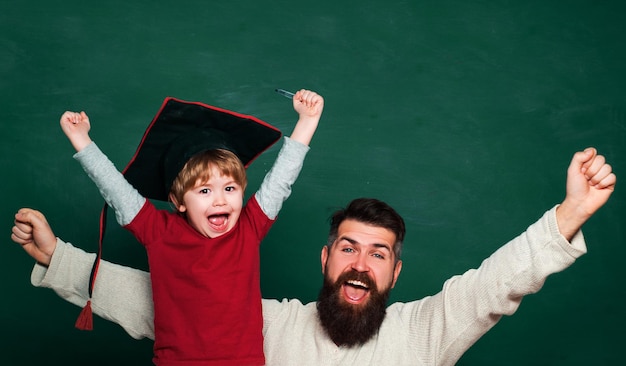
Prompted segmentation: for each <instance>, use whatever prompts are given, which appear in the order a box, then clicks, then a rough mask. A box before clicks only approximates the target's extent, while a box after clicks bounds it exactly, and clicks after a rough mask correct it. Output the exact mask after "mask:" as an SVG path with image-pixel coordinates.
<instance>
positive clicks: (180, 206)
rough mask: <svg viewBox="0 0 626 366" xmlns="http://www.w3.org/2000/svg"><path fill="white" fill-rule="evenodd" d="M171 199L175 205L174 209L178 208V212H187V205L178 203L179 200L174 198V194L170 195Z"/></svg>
mask: <svg viewBox="0 0 626 366" xmlns="http://www.w3.org/2000/svg"><path fill="white" fill-rule="evenodd" d="M169 198H170V202H172V204H173V205H174V207H176V210H177V211H178V212H185V211H187V207H185V205H183V204H180V203H178V200H177V199H176V197H174V194H173V193H170V195H169Z"/></svg>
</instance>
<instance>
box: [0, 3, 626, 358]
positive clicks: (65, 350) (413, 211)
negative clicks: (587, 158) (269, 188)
mask: <svg viewBox="0 0 626 366" xmlns="http://www.w3.org/2000/svg"><path fill="white" fill-rule="evenodd" d="M0 4H1V7H0V8H1V9H2V10H1V11H0V49H1V50H2V51H0V95H1V96H2V101H1V103H2V108H0V118H1V121H2V122H1V123H2V129H3V132H2V134H1V137H0V139H1V141H2V143H0V161H1V167H2V179H1V180H0V185H1V186H0V187H1V190H2V192H3V196H4V198H3V202H4V203H3V205H2V207H3V209H2V210H0V232H3V233H4V235H5V236H4V237H5V243H4V245H2V246H0V258H1V265H0V276H1V278H2V281H0V282H1V285H0V286H2V293H3V300H2V301H1V302H0V304H1V305H0V324H2V326H3V331H2V335H0V349H1V353H2V362H1V363H2V364H3V365H40V364H44V363H53V362H57V363H61V364H64V365H84V364H92V365H93V364H102V365H110V364H117V365H139V364H150V359H151V355H152V350H151V347H152V342H150V341H148V340H141V341H137V340H133V339H132V338H130V337H129V336H128V335H127V334H126V333H125V332H123V331H122V329H121V328H120V327H118V326H117V325H115V324H112V323H109V322H107V321H104V320H102V319H96V322H95V327H96V330H95V331H93V332H81V331H78V330H75V329H74V328H73V322H74V320H75V319H76V316H77V315H78V312H79V310H80V309H79V308H77V307H75V306H73V305H71V304H69V303H66V302H64V301H62V300H61V299H59V298H58V297H57V296H56V295H55V294H54V293H53V292H52V291H50V290H45V289H36V288H34V287H32V286H31V285H30V283H29V275H30V271H31V269H32V264H33V262H32V260H31V259H30V257H28V256H27V255H26V254H25V253H24V252H23V251H22V250H21V249H20V248H19V247H18V246H17V245H15V244H14V243H13V242H11V241H10V239H9V235H10V229H11V226H12V220H13V215H14V213H15V212H16V211H17V209H18V208H20V207H34V208H37V209H40V210H41V211H43V212H44V213H45V214H46V215H47V217H48V219H49V221H50V224H51V226H52V227H53V229H54V230H55V233H56V234H57V235H58V236H60V237H62V238H64V239H65V240H68V241H70V242H72V243H73V244H75V245H76V246H79V247H81V248H84V249H85V250H89V251H95V250H96V248H97V237H98V215H99V212H100V209H101V207H102V199H101V197H100V195H99V194H98V192H97V190H96V188H95V187H94V185H93V184H92V183H91V181H90V180H89V179H88V178H87V177H86V175H85V174H84V173H83V172H82V170H81V168H80V166H79V165H78V163H77V162H75V161H74V160H73V159H72V157H71V156H72V153H73V149H72V147H71V146H70V144H69V143H68V141H67V140H66V138H65V136H64V135H63V133H62V132H61V129H60V127H59V122H58V121H59V117H60V116H61V114H62V113H63V112H64V111H65V110H85V111H87V112H88V114H89V116H90V118H91V121H92V131H91V136H92V137H93V138H94V139H95V140H96V142H97V143H98V144H99V146H100V147H101V148H102V150H103V151H105V152H106V153H107V154H108V155H109V157H110V158H111V159H112V160H113V161H114V162H115V164H116V165H117V166H118V168H122V167H124V166H125V165H126V163H127V162H128V160H129V159H130V158H131V157H132V155H133V153H134V151H135V149H136V147H137V145H138V143H139V141H140V139H141V136H142V134H143V132H144V130H145V128H146V127H147V125H148V123H149V122H150V120H151V119H152V117H153V116H154V114H155V113H156V112H157V109H158V107H159V106H160V104H161V102H162V101H163V99H164V98H165V97H167V96H174V97H177V98H181V99H185V100H192V101H201V102H205V103H208V104H211V105H215V106H219V107H221V108H226V109H230V110H234V111H237V112H240V113H245V114H251V115H254V116H256V117H258V118H261V119H263V120H265V121H267V122H269V123H271V124H273V125H275V126H277V127H278V128H280V129H281V130H282V131H284V132H285V133H287V134H288V133H289V132H290V131H291V128H292V126H293V124H294V122H295V120H296V117H297V116H296V114H295V112H294V111H293V109H292V107H291V104H290V102H289V100H287V99H285V98H283V97H281V96H279V95H277V94H276V93H274V88H277V87H278V88H285V89H289V90H295V89H297V88H308V89H313V90H316V91H318V92H319V93H320V94H322V95H323V96H324V97H325V99H326V108H325V111H324V115H323V117H322V122H321V125H320V127H319V129H318V133H317V134H316V135H315V137H314V139H313V142H312V150H311V152H310V154H309V156H308V158H307V161H306V163H305V167H304V170H303V172H302V174H301V176H300V179H299V180H298V182H297V183H296V184H295V186H294V191H293V195H292V197H291V198H290V199H289V200H288V201H287V203H286V204H285V206H284V209H283V211H282V213H281V216H280V218H279V220H278V222H277V223H276V225H275V226H274V228H273V229H272V231H271V233H270V235H269V236H268V237H267V238H266V240H265V241H264V244H263V248H262V286H263V293H264V295H265V296H266V297H276V298H283V297H298V298H300V299H302V300H303V301H313V300H314V299H315V297H316V295H317V291H318V288H319V286H320V284H321V272H320V266H319V251H320V248H321V245H322V244H323V243H324V242H325V239H326V233H327V227H328V222H327V218H328V216H329V215H330V213H331V212H332V211H333V210H334V209H335V208H336V207H339V206H342V205H344V204H346V203H347V202H348V201H350V200H351V199H353V198H356V197H361V196H369V197H376V198H380V199H383V200H385V201H387V202H389V203H390V204H391V205H392V206H394V207H395V208H396V209H397V210H398V211H399V212H400V213H401V214H402V215H403V216H404V217H405V219H406V221H407V225H408V233H407V240H406V245H405V248H406V249H405V254H404V258H403V259H404V266H403V271H402V274H401V276H400V279H399V282H398V285H397V286H396V289H395V290H394V292H393V293H392V300H393V301H408V300H413V299H417V298H421V297H423V296H426V295H430V294H434V293H436V292H437V291H438V290H439V289H440V287H441V285H442V284H443V282H444V280H445V279H447V278H449V277H450V276H452V275H455V274H459V273H462V272H464V271H465V270H467V269H469V268H472V267H476V266H478V265H479V264H480V262H481V260H482V259H483V258H485V257H487V256H488V255H489V254H490V253H491V252H493V251H494V250H495V249H496V248H498V247H499V246H500V245H502V244H503V243H505V242H506V241H507V240H508V239H511V238H513V237H514V236H516V235H517V234H519V233H520V232H522V231H523V230H524V229H525V228H526V227H527V226H528V225H529V224H531V223H532V222H534V221H535V220H536V219H537V218H539V217H540V216H541V215H542V214H543V212H544V211H545V210H547V209H549V208H551V207H552V206H553V205H554V204H557V203H559V202H560V201H561V200H562V198H563V196H564V184H565V170H566V167H567V165H568V163H569V160H570V158H571V156H572V154H573V153H574V152H575V151H577V150H580V149H583V148H585V147H587V146H595V147H597V148H598V150H599V151H600V152H601V153H602V154H604V155H605V156H606V157H607V159H608V160H609V162H611V163H612V165H613V167H614V170H615V172H616V173H617V175H618V181H619V180H620V177H621V178H622V179H623V178H624V176H623V174H624V173H625V172H626V164H625V163H624V159H625V158H626V88H625V85H626V46H625V45H626V22H624V14H626V3H624V2H623V1H617V0H609V1H601V2H599V1H591V0H572V1H566V2H555V1H552V2H551V1H536V0H527V1H460V0H452V1H428V0H427V1H393V0H391V1H373V0H363V1H359V2H347V1H336V0H333V1H328V0H320V1H316V2H294V1H284V0H276V1H271V2H264V1H253V0H231V1H220V2H207V1H194V0H191V1H183V2H172V1H146V0H139V1H119V0H110V1H98V2H90V1H76V0H66V1H62V2H61V1H22V2H15V1H7V0H0ZM279 145H280V144H278V145H276V146H275V147H273V148H272V149H270V150H269V151H267V152H266V153H265V154H264V155H263V156H261V157H260V158H259V160H257V161H256V162H255V163H254V164H253V165H252V166H251V167H250V169H249V175H250V185H249V187H250V188H249V192H248V194H249V193H251V192H253V190H254V188H255V187H258V185H259V183H260V181H261V179H262V177H263V175H264V173H265V172H266V171H267V170H268V169H269V167H270V166H271V164H272V162H273V160H274V158H275V156H276V153H277V151H278V147H279ZM624 198H625V197H624V194H623V190H622V189H621V185H620V184H619V183H618V186H617V190H616V192H615V193H614V195H613V197H612V198H611V200H610V201H609V203H608V204H607V205H606V206H605V207H604V208H602V209H601V211H599V212H598V213H597V215H596V216H594V217H593V218H592V219H591V220H590V221H589V222H588V223H587V224H586V226H585V228H584V232H585V236H586V238H587V242H588V247H589V253H588V254H587V255H586V256H584V257H583V258H581V259H580V260H579V261H578V263H576V264H575V265H574V266H573V267H572V268H570V269H568V270H567V271H565V272H563V273H559V274H556V275H554V276H552V277H551V278H549V280H548V281H547V282H546V284H545V286H544V289H543V290H542V291H541V292H540V293H538V294H535V295H531V296H528V297H527V298H525V299H524V301H523V303H522V305H521V307H520V309H519V311H518V312H517V314H515V315H514V316H512V317H505V318H504V319H502V321H501V322H500V323H499V324H498V325H497V326H496V327H495V328H494V329H493V330H492V331H490V332H489V333H488V334H487V335H485V336H484V337H483V338H482V339H481V340H479V341H478V342H477V343H476V344H475V346H474V347H472V348H471V349H470V350H469V351H468V352H467V353H466V354H465V355H464V356H463V358H462V359H461V361H460V362H459V364H460V365H591V364H593V365H600V364H602V365H614V364H619V363H620V362H622V361H623V343H624V340H625V338H624V336H623V329H625V328H626V310H624V308H623V306H622V304H623V302H624V300H626V290H625V289H624V288H625V287H624V286H623V280H624V275H623V270H622V268H623V258H624V257H626V232H625V230H626V229H625V226H624V221H625V220H624V219H625V217H626V207H625V206H626V203H625V202H626V201H625V199H624ZM109 222H110V225H109V230H108V232H107V240H109V243H110V244H109V245H108V246H106V247H105V252H104V257H105V258H107V259H109V260H112V261H115V262H118V263H122V264H127V265H132V266H135V267H139V268H144V269H145V268H146V260H145V254H144V252H143V248H142V247H141V246H139V245H137V244H135V242H134V239H133V238H132V237H131V236H130V234H128V233H126V232H124V231H123V230H122V229H121V228H119V227H118V226H117V224H115V221H114V220H113V218H112V217H111V220H110V221H109Z"/></svg>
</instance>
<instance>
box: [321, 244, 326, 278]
mask: <svg viewBox="0 0 626 366" xmlns="http://www.w3.org/2000/svg"><path fill="white" fill-rule="evenodd" d="M320 259H321V262H322V274H326V261H328V245H324V246H323V247H322V254H321V255H320Z"/></svg>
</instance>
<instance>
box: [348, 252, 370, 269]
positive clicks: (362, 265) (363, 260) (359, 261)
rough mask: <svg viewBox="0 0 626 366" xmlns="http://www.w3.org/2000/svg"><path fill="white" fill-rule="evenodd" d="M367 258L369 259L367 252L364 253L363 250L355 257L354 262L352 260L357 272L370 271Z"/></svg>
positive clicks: (353, 267)
mask: <svg viewBox="0 0 626 366" xmlns="http://www.w3.org/2000/svg"><path fill="white" fill-rule="evenodd" d="M367 259H368V256H367V253H363V252H361V253H359V254H358V255H357V256H356V258H355V259H354V262H352V269H354V270H355V271H357V272H367V271H369V266H368V264H367Z"/></svg>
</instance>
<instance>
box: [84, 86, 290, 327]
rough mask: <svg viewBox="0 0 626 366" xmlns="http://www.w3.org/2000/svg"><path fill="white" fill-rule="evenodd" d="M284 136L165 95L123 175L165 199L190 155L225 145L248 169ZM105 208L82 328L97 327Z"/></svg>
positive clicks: (237, 116) (229, 114)
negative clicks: (97, 286)
mask: <svg viewBox="0 0 626 366" xmlns="http://www.w3.org/2000/svg"><path fill="white" fill-rule="evenodd" d="M281 136H282V133H281V132H280V130H279V129H277V128H275V127H273V126H271V125H269V124H267V123H266V122H263V121H261V120H260V119H258V118H256V117H253V116H248V115H244V114H240V113H236V112H231V111H228V110H225V109H221V108H217V107H213V106H209V105H206V104H203V103H199V102H187V101H183V100H180V99H176V98H172V97H167V98H165V100H164V101H163V104H162V105H161V108H160V109H159V111H158V113H157V114H156V116H155V117H154V119H153V120H152V122H151V123H150V125H149V126H148V128H147V129H146V132H145V133H144V135H143V138H142V140H141V143H140V144H139V147H138V148H137V151H136V152H135V155H134V156H133V158H132V159H131V161H130V163H128V165H127V166H126V168H125V169H124V171H123V174H124V176H125V177H126V180H127V181H128V182H129V183H130V184H132V185H133V186H134V187H135V189H137V190H138V191H139V193H140V194H141V195H142V196H144V197H146V198H151V199H156V200H161V201H167V200H168V196H169V191H170V188H171V186H172V183H173V182H174V179H176V176H177V175H178V173H179V172H180V170H181V169H182V168H183V167H184V166H185V163H187V161H188V160H189V159H190V158H191V157H192V156H194V155H196V154H198V153H200V152H204V151H207V150H214V149H226V150H229V151H232V152H233V153H235V155H237V157H239V159H240V160H241V162H242V163H243V165H244V166H245V167H246V168H247V167H248V165H250V163H251V162H252V161H253V160H254V159H255V158H256V157H258V156H259V155H261V153H263V152H264V151H265V150H267V149H268V148H269V147H270V146H272V145H273V144H274V143H275V142H276V141H278V139H280V137H281ZM107 207H108V205H107V204H105V205H104V208H103V209H102V212H101V213H100V240H99V243H98V244H99V248H98V254H97V256H96V259H95V261H94V265H93V267H92V270H91V276H90V278H89V288H88V290H89V299H88V301H87V304H86V305H85V307H84V308H83V310H82V311H81V313H80V314H79V316H78V319H77V320H76V324H75V326H76V327H77V328H79V329H82V330H91V329H93V316H92V310H91V296H92V294H93V287H94V283H95V279H96V275H97V273H98V267H99V264H100V258H101V257H102V243H103V241H104V232H105V230H106V217H107Z"/></svg>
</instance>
